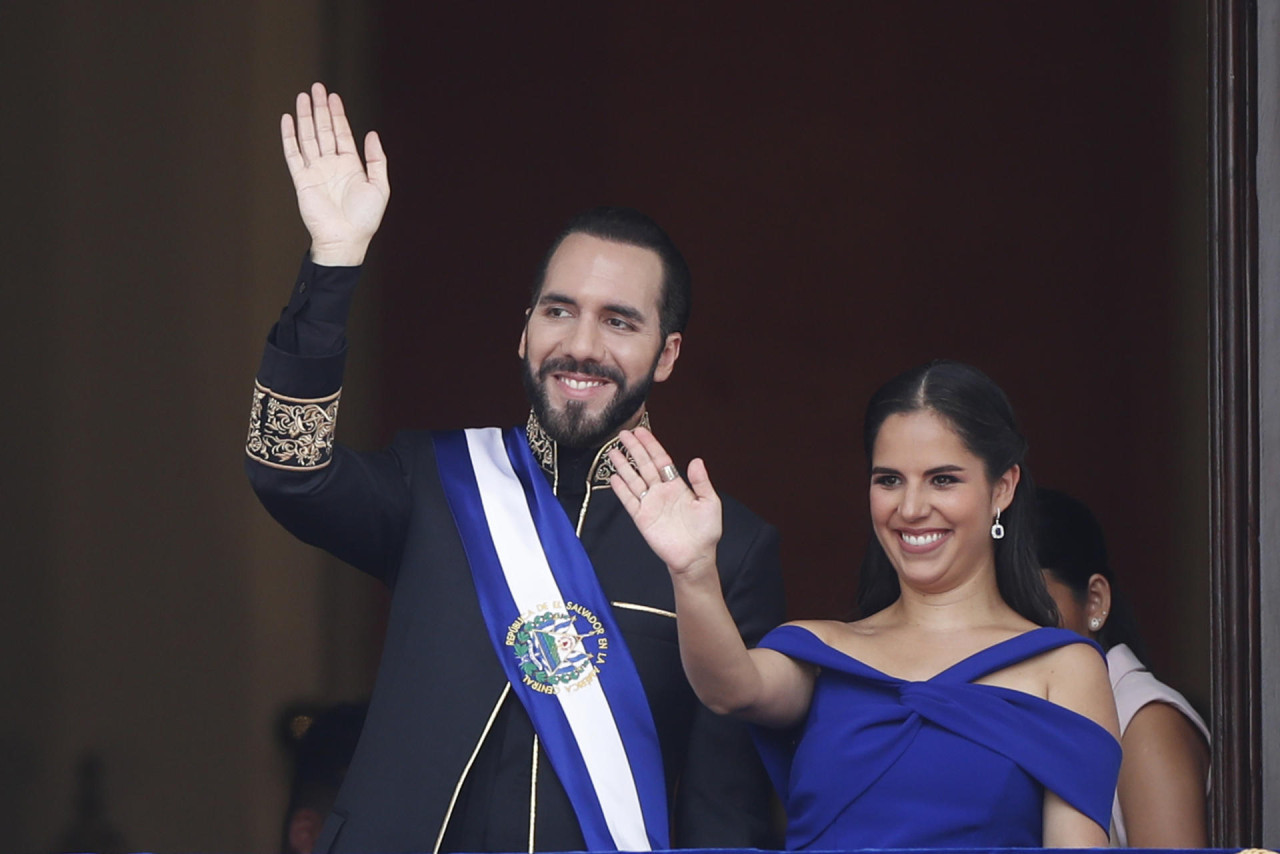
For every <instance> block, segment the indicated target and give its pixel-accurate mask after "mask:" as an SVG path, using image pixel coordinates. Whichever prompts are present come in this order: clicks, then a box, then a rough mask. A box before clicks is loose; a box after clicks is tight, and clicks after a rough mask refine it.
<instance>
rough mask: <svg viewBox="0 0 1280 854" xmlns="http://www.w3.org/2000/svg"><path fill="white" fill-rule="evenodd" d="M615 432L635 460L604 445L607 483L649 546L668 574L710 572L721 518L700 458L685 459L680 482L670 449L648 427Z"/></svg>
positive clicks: (713, 571)
mask: <svg viewBox="0 0 1280 854" xmlns="http://www.w3.org/2000/svg"><path fill="white" fill-rule="evenodd" d="M618 438H620V439H621V440H622V444H623V446H624V447H625V448H626V449H627V453H628V454H629V455H630V456H631V459H632V460H634V461H635V466H634V467H632V465H631V464H630V463H629V462H628V461H627V458H626V457H625V456H623V454H622V453H621V452H620V451H617V450H612V451H610V452H609V459H610V460H611V461H612V462H613V467H614V470H615V471H616V472H617V473H616V474H614V475H613V476H612V477H611V478H610V479H609V485H610V486H612V487H613V491H614V493H616V494H617V496H618V499H619V500H620V501H621V502H622V506H623V507H625V508H626V509H627V512H628V513H630V514H631V518H632V519H634V520H635V523H636V528H637V529H638V530H639V531H640V533H641V535H642V536H643V537H644V538H645V541H646V542H647V543H648V544H649V548H651V549H653V552H654V554H656V555H657V556H658V557H659V558H661V559H662V560H663V562H665V563H666V565H667V567H668V568H669V569H670V570H671V573H672V575H676V576H680V575H689V574H697V573H700V572H704V571H710V572H712V573H715V571H716V570H715V560H716V544H717V543H719V542H720V533H721V529H722V524H723V522H722V519H721V511H720V496H718V495H716V491H715V489H713V488H712V486H711V480H710V479H709V478H708V477H707V467H706V465H705V464H704V463H703V462H702V460H700V459H695V460H694V461H693V462H691V463H689V471H688V477H689V482H688V483H687V484H686V483H685V481H684V479H683V478H681V477H680V475H679V474H678V473H677V472H676V469H675V464H674V463H673V462H672V460H671V455H670V454H668V453H667V452H666V450H665V449H664V448H663V447H662V445H661V444H660V443H659V442H658V440H657V439H655V438H654V437H653V434H652V433H650V432H649V431H648V430H646V429H645V428H643V427H637V428H636V429H635V430H634V431H631V430H623V431H622V432H621V433H620V434H619V436H618Z"/></svg>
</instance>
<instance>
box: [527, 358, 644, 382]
mask: <svg viewBox="0 0 1280 854" xmlns="http://www.w3.org/2000/svg"><path fill="white" fill-rule="evenodd" d="M555 371H563V372H565V373H574V374H585V375H586V376H589V377H600V378H601V379H605V380H609V381H610V382H612V383H614V384H616V385H618V386H622V385H624V384H625V380H626V378H625V377H624V376H623V375H622V371H620V370H618V369H617V368H609V367H605V366H604V365H602V364H600V363H599V362H579V361H578V360H577V359H573V358H570V357H569V356H561V357H559V358H556V359H547V360H546V361H545V362H543V363H542V366H541V367H539V368H538V380H539V381H540V382H541V381H542V380H545V379H546V378H547V377H548V376H550V375H551V374H552V373H553V372H555Z"/></svg>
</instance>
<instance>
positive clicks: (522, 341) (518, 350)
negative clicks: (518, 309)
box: [516, 308, 533, 359]
mask: <svg viewBox="0 0 1280 854" xmlns="http://www.w3.org/2000/svg"><path fill="white" fill-rule="evenodd" d="M532 315H533V309H532V308H526V309H525V310H524V328H523V329H521V330H520V346H519V347H517V348H516V355H517V356H519V357H520V358H521V359H523V358H524V351H525V346H526V343H527V342H526V341H525V338H526V337H527V336H528V335H529V318H530V316H532Z"/></svg>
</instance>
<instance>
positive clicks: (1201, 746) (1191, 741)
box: [1036, 488, 1209, 848]
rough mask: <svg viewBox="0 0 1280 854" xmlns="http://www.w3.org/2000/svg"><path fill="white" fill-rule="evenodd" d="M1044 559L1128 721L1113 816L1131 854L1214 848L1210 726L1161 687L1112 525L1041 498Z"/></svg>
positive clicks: (1078, 506)
mask: <svg viewBox="0 0 1280 854" xmlns="http://www.w3.org/2000/svg"><path fill="white" fill-rule="evenodd" d="M1037 499H1038V500H1037V509H1038V511H1039V513H1038V523H1037V525H1038V530H1037V544H1036V545H1037V552H1038V554H1039V558H1040V566H1041V567H1042V568H1043V569H1044V573H1045V582H1046V584H1047V585H1048V587H1049V592H1050V594H1051V595H1052V596H1053V598H1054V601H1056V602H1057V604H1058V611H1059V613H1060V614H1061V617H1062V626H1063V628H1067V629H1071V630H1072V631H1075V632H1078V633H1080V634H1082V635H1084V636H1085V637H1088V638H1092V639H1093V640H1095V641H1097V642H1098V643H1099V644H1100V645H1101V646H1102V648H1103V649H1105V650H1106V651H1107V669H1108V671H1109V673H1110V677H1111V686H1112V690H1113V691H1114V692H1115V695H1116V709H1117V711H1118V713H1119V716H1120V743H1121V746H1122V747H1123V748H1124V759H1123V761H1122V763H1121V765H1120V781H1119V784H1118V786H1117V791H1116V800H1115V804H1114V806H1113V807H1112V815H1111V844H1112V845H1114V846H1118V847H1121V848H1203V847H1205V846H1206V845H1207V844H1208V828H1207V794H1208V783H1209V728H1208V727H1207V726H1206V725H1205V722H1204V720H1203V719H1201V717H1200V715H1199V714H1197V713H1196V710H1195V709H1194V708H1193V707H1192V706H1191V704H1190V703H1189V702H1187V700H1186V698H1185V697H1183V696H1182V694H1180V693H1178V692H1177V691H1176V690H1174V689H1173V688H1171V687H1169V686H1168V685H1166V684H1164V683H1163V682H1161V681H1160V680H1158V679H1157V678H1156V677H1155V676H1154V675H1153V674H1152V673H1151V671H1150V670H1149V669H1148V668H1147V666H1146V665H1145V664H1143V661H1144V660H1145V659H1146V652H1145V650H1144V648H1143V645H1142V641H1141V638H1140V637H1139V635H1138V632H1137V628H1136V624H1135V622H1134V620H1133V617H1132V614H1131V612H1130V611H1129V609H1128V607H1127V606H1126V605H1125V603H1124V601H1123V598H1122V597H1120V596H1119V595H1118V593H1117V591H1116V590H1115V587H1114V585H1115V578H1114V575H1113V573H1112V570H1111V565H1110V563H1109V561H1108V558H1107V544H1106V540H1105V538H1104V536H1103V533H1102V527H1101V526H1100V525H1099V524H1098V521H1097V519H1095V518H1094V516H1093V513H1091V512H1090V511H1089V508H1088V507H1086V506H1085V505H1084V504H1083V503H1082V502H1080V501H1078V500H1076V499H1074V498H1072V497H1071V496H1069V495H1066V494H1064V493H1061V492H1057V491H1055V490H1051V489H1043V488H1042V489H1040V490H1038V491H1037Z"/></svg>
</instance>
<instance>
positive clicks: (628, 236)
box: [529, 206, 693, 340]
mask: <svg viewBox="0 0 1280 854" xmlns="http://www.w3.org/2000/svg"><path fill="white" fill-rule="evenodd" d="M571 234H586V235H589V236H591V237H598V238H600V239H601V240H612V241H613V242H614V243H625V244H628V245H630V246H639V247H640V248H642V249H650V250H652V251H654V252H656V253H657V254H658V258H659V259H661V261H662V297H661V299H660V300H659V304H658V308H659V319H658V323H659V326H660V328H661V331H662V337H663V339H664V340H665V339H666V337H667V335H669V334H670V333H672V332H684V328H685V326H686V325H687V324H688V322H689V311H690V308H691V303H692V299H693V289H692V280H691V276H690V275H689V265H688V264H686V263H685V260H684V255H682V254H681V253H680V250H679V249H678V248H677V247H676V245H675V243H674V242H673V241H672V240H671V238H670V237H669V236H668V235H667V233H666V232H665V231H663V230H662V227H661V226H660V225H658V224H657V223H656V222H654V221H653V220H652V219H650V218H649V217H647V216H645V215H644V214H642V213H640V211H638V210H635V209H633V208H623V207H610V206H603V207H597V208H592V209H591V210H587V211H583V212H582V213H580V214H577V215H576V216H574V217H573V218H572V219H571V220H569V222H568V224H567V225H565V227H564V230H563V231H561V232H560V236H559V237H557V238H556V240H555V242H554V243H552V244H551V249H549V250H548V251H547V255H546V257H545V258H543V259H542V268H541V269H540V270H539V271H538V277H537V279H535V280H534V284H533V298H532V299H531V300H530V301H529V305H530V307H533V308H536V307H537V305H538V298H539V297H540V296H541V295H542V286H543V284H544V283H545V282H546V280H547V267H548V266H549V265H550V264H551V256H553V255H555V254H556V250H557V249H559V248H560V244H561V243H564V241H565V238H566V237H568V236H569V235H571Z"/></svg>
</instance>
